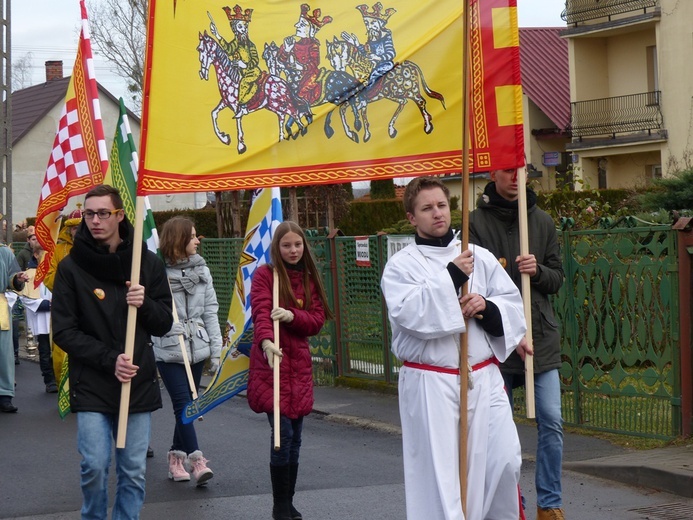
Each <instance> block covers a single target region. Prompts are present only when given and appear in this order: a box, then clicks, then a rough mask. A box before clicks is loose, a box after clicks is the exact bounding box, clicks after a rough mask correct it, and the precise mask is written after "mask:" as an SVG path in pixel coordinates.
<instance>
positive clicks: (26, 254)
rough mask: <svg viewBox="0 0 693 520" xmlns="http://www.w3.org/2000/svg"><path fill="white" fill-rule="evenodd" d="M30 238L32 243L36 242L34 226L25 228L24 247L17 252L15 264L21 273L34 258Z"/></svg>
mask: <svg viewBox="0 0 693 520" xmlns="http://www.w3.org/2000/svg"><path fill="white" fill-rule="evenodd" d="M32 237H33V241H34V242H38V240H37V239H36V230H35V228H34V226H27V228H26V244H24V247H23V248H22V249H20V250H19V252H17V264H19V268H20V269H21V270H22V271H26V270H27V267H28V266H29V260H31V257H32V256H34V246H33V245H32Z"/></svg>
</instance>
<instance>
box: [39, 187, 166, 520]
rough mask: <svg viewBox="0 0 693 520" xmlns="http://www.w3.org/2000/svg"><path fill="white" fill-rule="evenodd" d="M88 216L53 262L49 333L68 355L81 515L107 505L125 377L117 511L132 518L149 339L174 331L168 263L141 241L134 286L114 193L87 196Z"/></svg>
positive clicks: (102, 512)
mask: <svg viewBox="0 0 693 520" xmlns="http://www.w3.org/2000/svg"><path fill="white" fill-rule="evenodd" d="M83 218H84V220H83V221H82V223H81V224H80V226H79V229H78V231H77V234H76V235H75V240H74V246H73V247H72V250H71V251H70V254H69V256H67V257H66V258H65V259H63V261H62V262H60V264H59V265H58V272H57V275H56V278H55V285H54V297H53V307H52V319H53V337H54V339H55V342H56V343H57V344H59V345H60V346H61V347H62V348H63V349H64V350H65V352H67V354H68V356H69V367H70V407H71V409H72V411H73V412H75V413H76V414H77V447H78V451H79V453H80V455H81V456H82V463H81V486H82V495H83V504H82V517H83V518H103V519H105V518H106V516H107V511H108V468H109V462H110V458H111V450H112V439H113V438H114V436H115V432H116V430H117V428H118V426H119V425H118V412H119V406H120V395H121V387H122V383H126V382H130V383H131V389H130V405H129V416H128V423H127V441H126V445H125V447H124V448H122V449H116V471H117V485H116V498H115V503H114V505H113V517H114V518H138V517H139V512H140V509H141V508H142V504H143V502H144V485H145V470H146V455H147V446H148V443H149V434H150V428H151V412H152V411H154V410H156V409H158V408H161V394H160V392H159V384H158V381H157V375H156V364H155V361H154V352H153V350H152V345H151V338H150V336H163V335H164V334H165V333H166V332H168V331H169V330H170V329H171V325H172V323H173V317H172V314H171V293H170V290H169V287H168V282H167V280H166V272H165V269H164V264H163V263H162V262H161V260H159V259H158V258H157V257H156V255H154V254H153V253H151V252H149V251H147V248H146V246H143V247H142V251H143V252H142V257H141V268H140V283H139V284H134V283H131V282H130V281H129V279H130V272H131V268H132V263H133V231H134V230H133V228H132V226H131V225H130V223H129V222H128V221H127V218H126V217H125V214H124V211H123V201H122V199H121V198H120V194H119V193H118V190H116V189H115V188H112V187H110V186H105V185H102V186H97V187H96V188H94V189H92V190H91V191H90V192H89V193H87V195H86V197H85V202H84V213H83ZM130 305H132V306H134V307H137V322H136V327H135V329H136V330H135V338H134V354H133V356H132V359H130V357H128V356H127V355H125V353H124V351H125V341H126V339H125V336H126V333H125V331H126V324H127V317H128V306H130Z"/></svg>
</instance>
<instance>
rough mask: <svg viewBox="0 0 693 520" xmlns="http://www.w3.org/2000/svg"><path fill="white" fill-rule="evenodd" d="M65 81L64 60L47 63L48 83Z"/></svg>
mask: <svg viewBox="0 0 693 520" xmlns="http://www.w3.org/2000/svg"><path fill="white" fill-rule="evenodd" d="M56 79H63V62H62V60H56V61H47V62H46V81H55V80H56Z"/></svg>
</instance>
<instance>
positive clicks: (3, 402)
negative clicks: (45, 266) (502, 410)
mask: <svg viewBox="0 0 693 520" xmlns="http://www.w3.org/2000/svg"><path fill="white" fill-rule="evenodd" d="M28 280H29V277H28V276H27V275H26V273H24V272H22V271H20V270H19V264H17V260H16V258H15V256H14V253H13V252H12V250H11V249H10V248H9V247H8V246H6V245H4V244H3V245H0V287H2V291H0V412H4V413H14V412H16V411H17V407H16V406H15V405H14V404H13V403H12V399H13V398H14V366H15V364H14V361H13V356H12V352H13V348H12V319H11V318H10V306H9V304H8V303H7V299H6V298H5V294H4V292H5V291H7V290H12V291H21V290H22V289H23V288H24V284H25V283H26V282H27V281H28Z"/></svg>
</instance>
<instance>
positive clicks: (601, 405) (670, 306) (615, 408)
mask: <svg viewBox="0 0 693 520" xmlns="http://www.w3.org/2000/svg"><path fill="white" fill-rule="evenodd" d="M562 240H563V247H564V268H565V272H566V283H565V284H564V287H563V289H562V291H561V292H560V293H559V295H558V296H557V298H555V307H556V312H557V316H558V319H559V321H560V323H562V324H563V327H564V330H563V335H562V359H563V365H562V367H561V370H560V373H561V381H562V385H563V415H564V419H565V420H566V422H567V423H568V424H573V425H579V426H582V427H587V428H592V429H597V430H603V431H611V432H619V433H623V432H627V433H631V434H634V435H641V436H648V437H658V438H671V437H674V436H676V435H678V434H679V433H680V428H681V425H680V416H681V413H680V412H681V411H680V408H679V396H680V382H679V380H678V373H679V370H678V366H679V350H678V342H677V340H678V290H677V288H678V275H677V268H678V265H677V254H676V233H675V232H673V231H672V230H671V228H670V227H669V226H653V227H647V228H629V229H611V230H603V231H602V230H596V231H595V230H590V231H564V232H563V234H562Z"/></svg>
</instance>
